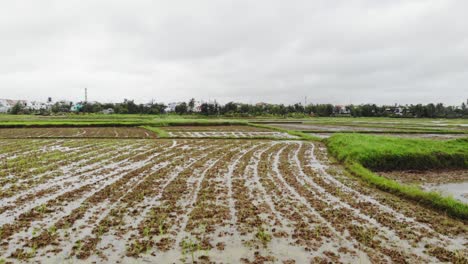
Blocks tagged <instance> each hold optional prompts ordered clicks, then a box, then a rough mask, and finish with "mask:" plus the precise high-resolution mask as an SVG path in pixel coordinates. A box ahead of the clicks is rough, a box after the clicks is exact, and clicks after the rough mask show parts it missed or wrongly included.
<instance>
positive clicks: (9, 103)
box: [0, 99, 28, 113]
mask: <svg viewBox="0 0 468 264" xmlns="http://www.w3.org/2000/svg"><path fill="white" fill-rule="evenodd" d="M17 103H19V104H21V105H22V106H23V107H26V106H27V104H28V103H27V101H25V100H10V99H0V113H7V112H8V111H9V110H10V109H11V108H12V107H13V106H15V105H16V104H17Z"/></svg>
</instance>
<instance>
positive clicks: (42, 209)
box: [36, 204, 47, 215]
mask: <svg viewBox="0 0 468 264" xmlns="http://www.w3.org/2000/svg"><path fill="white" fill-rule="evenodd" d="M36 211H37V212H38V213H39V214H41V215H42V214H44V213H45V212H46V211H47V204H41V205H40V206H38V207H36Z"/></svg>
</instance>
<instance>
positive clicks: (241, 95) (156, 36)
mask: <svg viewBox="0 0 468 264" xmlns="http://www.w3.org/2000/svg"><path fill="white" fill-rule="evenodd" d="M467 9H468V3H467V2H466V1H462V0H458V1H456V0H452V1H450V0H448V1H437V0H432V1H431V0H427V1H419V0H414V1H403V0H402V1H386V0H384V1H371V0H367V1H364V0H361V1H358V0H356V1H340V0H332V1H304V0H303V1H299V0H297V1H279V0H278V1H271V0H269V1H266V0H264V1H263V0H259V1H247V0H245V1H224V0H221V1H208V0H201V1H171V2H168V1H149V0H148V1H116V0H114V1H110V0H109V1H77V0H74V1H58V0H57V1H48V0H46V1H40V2H38V1H32V0H30V1H27V0H24V1H10V2H6V3H3V4H2V8H1V9H0V38H1V39H0V40H1V41H0V58H1V62H0V97H7V98H15V99H16V98H18V99H19V98H25V99H33V100H43V99H44V98H46V97H47V96H53V97H54V98H57V99H59V98H64V99H69V100H75V101H76V100H81V99H82V90H83V88H84V87H88V88H89V93H90V98H91V99H93V100H100V101H120V100H122V99H123V98H134V99H136V100H137V101H139V102H147V101H149V100H151V99H152V98H155V99H156V100H159V101H166V102H168V101H178V100H187V99H189V98H191V97H195V98H199V99H204V100H208V99H218V100H219V101H221V102H227V101H231V100H235V101H238V100H241V101H245V102H258V101H269V102H275V103H295V102H298V101H302V100H303V98H304V96H308V98H309V101H313V102H322V103H323V102H330V103H350V102H352V103H367V102H375V103H382V104H383V103H395V102H398V103H418V102H422V103H426V102H431V101H432V102H439V101H441V102H444V103H448V104H459V103H461V102H462V101H463V100H464V99H463V98H464V97H468V94H467V92H466V88H465V87H466V86H467V85H468V75H467V74H465V73H466V72H467V70H468V20H466V19H465V14H464V12H465V10H467Z"/></svg>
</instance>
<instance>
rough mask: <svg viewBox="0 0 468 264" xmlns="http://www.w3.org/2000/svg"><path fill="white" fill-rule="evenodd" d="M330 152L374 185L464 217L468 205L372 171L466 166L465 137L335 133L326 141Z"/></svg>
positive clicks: (467, 159)
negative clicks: (413, 137) (404, 137)
mask: <svg viewBox="0 0 468 264" xmlns="http://www.w3.org/2000/svg"><path fill="white" fill-rule="evenodd" d="M326 142H327V146H328V149H329V151H330V153H331V154H332V155H333V156H335V157H336V158H337V159H338V160H339V161H342V162H344V163H345V166H346V167H347V169H348V170H349V171H350V172H351V173H352V174H353V175H356V176H359V177H361V178H362V179H364V180H365V181H366V182H368V183H370V184H371V185H374V186H376V187H377V188H379V189H381V190H384V191H388V192H392V193H395V194H398V195H401V196H403V197H405V198H408V199H411V200H414V201H417V202H419V203H421V204H424V205H428V206H431V207H434V208H437V209H439V210H442V211H444V212H446V213H447V214H449V215H451V216H454V217H457V218H461V219H464V220H467V219H468V205H467V204H465V203H463V202H460V201H458V200H456V199H454V198H452V197H446V196H442V195H441V194H439V193H437V192H428V191H424V190H422V189H421V188H419V187H418V186H413V185H405V184H400V183H398V182H396V181H394V180H391V179H388V178H385V177H381V176H378V175H377V174H375V173H374V172H372V171H371V170H373V171H388V170H410V169H414V170H426V169H452V168H463V169H467V168H468V139H466V138H465V139H456V140H447V141H435V140H426V139H402V138H393V137H383V136H369V135H359V134H336V135H333V136H332V137H330V138H329V139H327V140H326Z"/></svg>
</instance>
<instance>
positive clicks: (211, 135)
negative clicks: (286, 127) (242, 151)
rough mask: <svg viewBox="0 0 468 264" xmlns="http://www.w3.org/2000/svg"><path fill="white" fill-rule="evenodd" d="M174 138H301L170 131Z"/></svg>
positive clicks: (242, 132) (225, 132)
mask: <svg viewBox="0 0 468 264" xmlns="http://www.w3.org/2000/svg"><path fill="white" fill-rule="evenodd" d="M168 134H169V137H172V138H274V139H298V138H299V137H297V136H293V135H290V134H288V133H284V132H274V131H268V132H258V131H169V132H168Z"/></svg>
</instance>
